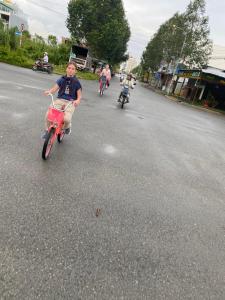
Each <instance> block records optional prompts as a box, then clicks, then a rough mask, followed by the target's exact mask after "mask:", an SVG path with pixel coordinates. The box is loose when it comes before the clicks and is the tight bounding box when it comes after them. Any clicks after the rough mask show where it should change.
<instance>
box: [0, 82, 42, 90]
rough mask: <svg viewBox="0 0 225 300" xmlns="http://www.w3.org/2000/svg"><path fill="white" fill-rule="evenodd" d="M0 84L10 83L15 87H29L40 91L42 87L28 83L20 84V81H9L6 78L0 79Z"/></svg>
mask: <svg viewBox="0 0 225 300" xmlns="http://www.w3.org/2000/svg"><path fill="white" fill-rule="evenodd" d="M0 84H12V85H14V86H16V87H17V88H18V87H19V88H21V87H22V88H23V87H25V88H30V89H35V90H40V91H43V90H44V88H40V87H38V86H34V85H29V84H22V83H19V82H11V81H7V80H0Z"/></svg>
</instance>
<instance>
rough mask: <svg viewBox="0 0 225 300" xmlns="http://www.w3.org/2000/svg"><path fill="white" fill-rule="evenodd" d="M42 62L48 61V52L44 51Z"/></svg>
mask: <svg viewBox="0 0 225 300" xmlns="http://www.w3.org/2000/svg"><path fill="white" fill-rule="evenodd" d="M43 62H44V64H47V63H48V52H45V53H44V57H43Z"/></svg>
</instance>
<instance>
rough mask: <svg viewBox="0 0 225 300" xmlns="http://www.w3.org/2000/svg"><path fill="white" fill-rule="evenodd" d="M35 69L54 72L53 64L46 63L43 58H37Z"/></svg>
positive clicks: (49, 72) (33, 68)
mask: <svg viewBox="0 0 225 300" xmlns="http://www.w3.org/2000/svg"><path fill="white" fill-rule="evenodd" d="M32 70H33V71H42V72H47V73H48V74H52V72H53V66H52V65H51V64H49V63H45V62H44V61H43V60H42V59H40V58H39V59H37V60H36V62H35V63H34V65H33V66H32Z"/></svg>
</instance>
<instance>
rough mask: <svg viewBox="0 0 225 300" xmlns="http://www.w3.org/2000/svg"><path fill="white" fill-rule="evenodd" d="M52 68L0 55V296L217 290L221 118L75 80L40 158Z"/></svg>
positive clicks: (221, 287) (224, 136) (223, 159)
mask: <svg viewBox="0 0 225 300" xmlns="http://www.w3.org/2000/svg"><path fill="white" fill-rule="evenodd" d="M56 78H57V77H56V76H54V75H52V76H51V75H47V74H46V75H45V74H41V73H34V72H32V71H30V70H26V69H20V68H17V67H12V66H8V65H5V64H0V127H1V131H0V162H1V163H0V299H29V300H30V299H106V300H109V299H128V300H133V299H134V300H139V299H157V300H158V299H171V300H176V299H197V300H200V299H202V300H206V299H218V300H221V299H225V251H224V249H225V184H224V183H225V118H224V117H223V116H220V115H216V114H212V113H207V112H204V111H200V110H197V109H195V108H191V107H187V106H184V105H182V104H178V103H176V102H173V101H169V100H168V99H166V98H164V97H162V96H161V95H158V94H155V93H153V92H151V91H149V90H147V89H145V88H143V87H141V86H137V87H136V89H135V90H134V91H133V93H132V101H131V103H130V104H129V105H127V106H126V109H125V110H121V109H120V108H119V107H118V106H117V103H116V101H115V99H116V97H117V95H118V93H119V86H118V81H117V80H116V79H114V81H113V82H112V85H111V87H110V89H109V90H108V91H107V93H106V95H105V96H104V97H103V98H100V97H99V96H98V95H97V93H96V90H97V84H96V82H82V84H83V90H84V99H83V101H82V104H81V105H80V107H79V109H77V112H76V113H75V115H74V120H73V131H72V135H71V136H69V137H67V138H66V139H65V140H64V142H63V144H62V145H56V146H55V148H54V151H53V153H52V156H51V158H50V160H49V161H47V162H44V161H42V160H41V147H42V141H41V139H40V135H41V132H42V129H43V117H44V113H45V111H46V109H47V106H48V102H49V99H48V98H47V97H44V96H43V95H42V91H43V90H44V89H47V88H49V86H51V84H52V83H53V82H54V80H55V79H56ZM97 208H100V215H99V216H98V217H96V215H95V212H96V209H97Z"/></svg>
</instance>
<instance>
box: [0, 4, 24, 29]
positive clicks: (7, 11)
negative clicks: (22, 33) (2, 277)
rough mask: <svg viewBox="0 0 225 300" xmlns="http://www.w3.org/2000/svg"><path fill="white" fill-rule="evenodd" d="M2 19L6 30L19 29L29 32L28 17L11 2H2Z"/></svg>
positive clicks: (0, 16) (0, 9)
mask: <svg viewBox="0 0 225 300" xmlns="http://www.w3.org/2000/svg"><path fill="white" fill-rule="evenodd" d="M0 19H1V21H2V22H3V24H4V26H5V28H12V27H18V29H19V30H21V29H22V28H23V30H28V22H27V17H26V15H25V14H24V13H23V11H22V10H21V9H20V8H19V7H18V6H17V5H16V4H14V3H12V2H11V1H10V0H0Z"/></svg>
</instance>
